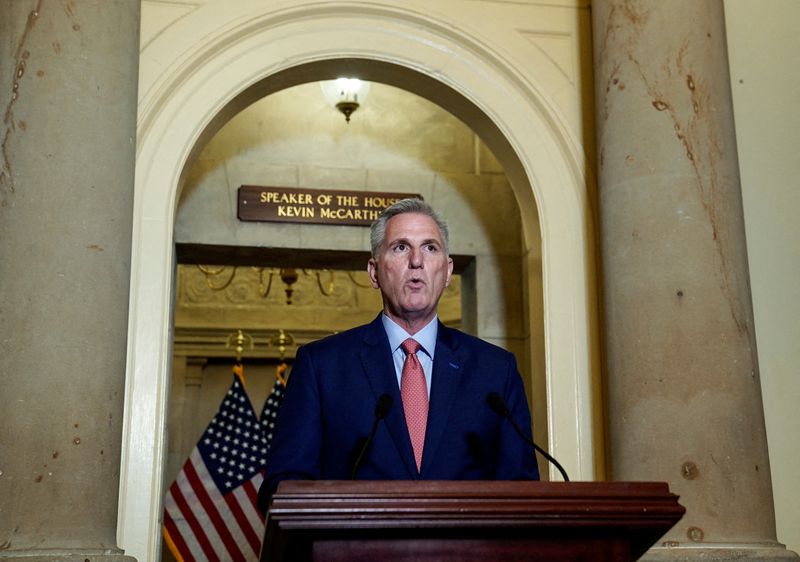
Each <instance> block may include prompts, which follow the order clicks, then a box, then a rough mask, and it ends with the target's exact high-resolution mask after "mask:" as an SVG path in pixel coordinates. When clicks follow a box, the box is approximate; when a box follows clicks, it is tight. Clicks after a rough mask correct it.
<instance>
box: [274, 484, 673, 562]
mask: <svg viewBox="0 0 800 562" xmlns="http://www.w3.org/2000/svg"><path fill="white" fill-rule="evenodd" d="M684 511H685V509H684V508H683V506H681V505H680V504H679V503H678V497H677V496H676V495H674V494H671V493H670V492H669V488H668V487H667V485H666V484H665V483H659V482H494V481H492V482H486V481H477V482H467V481H416V482H414V481H381V482H368V481H353V482H350V481H287V482H282V483H281V484H280V486H279V487H278V491H277V492H276V494H275V495H274V496H273V500H272V504H271V506H270V509H269V513H268V514H267V526H266V532H265V537H264V547H263V549H262V552H261V560H262V561H269V562H280V561H325V562H328V561H331V562H334V561H343V562H344V561H347V562H354V561H359V560H363V561H367V560H369V561H384V560H387V561H388V560H402V561H409V562H411V561H414V562H423V561H432V560H437V561H438V560H455V561H480V562H490V561H493V560H502V561H504V562H507V561H508V562H513V561H521V560H526V561H530V560H547V561H552V560H574V561H577V560H581V561H584V560H636V559H637V558H639V557H640V556H641V555H642V554H643V553H644V552H645V551H646V550H647V549H648V548H649V547H650V546H652V545H653V544H655V542H656V541H657V540H658V539H659V538H660V537H661V536H662V535H663V534H664V533H666V532H667V530H669V529H670V528H671V527H672V526H673V525H674V524H675V523H677V522H678V521H679V520H680V518H681V517H682V516H683V513H684Z"/></svg>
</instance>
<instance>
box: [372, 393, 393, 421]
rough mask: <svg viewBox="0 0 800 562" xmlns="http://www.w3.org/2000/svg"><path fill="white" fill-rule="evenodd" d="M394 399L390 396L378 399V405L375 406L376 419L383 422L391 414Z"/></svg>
mask: <svg viewBox="0 0 800 562" xmlns="http://www.w3.org/2000/svg"><path fill="white" fill-rule="evenodd" d="M392 402H393V400H392V397H391V396H389V395H388V394H381V395H380V396H379V397H378V403H377V404H375V418H376V419H379V420H382V419H383V418H385V417H386V416H387V415H388V414H389V408H391V407H392Z"/></svg>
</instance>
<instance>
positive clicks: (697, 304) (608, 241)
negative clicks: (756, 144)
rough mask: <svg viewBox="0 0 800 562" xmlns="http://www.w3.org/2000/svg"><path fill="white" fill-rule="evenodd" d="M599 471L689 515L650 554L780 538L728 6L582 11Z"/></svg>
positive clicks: (612, 6) (646, 5)
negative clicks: (602, 361) (673, 500)
mask: <svg viewBox="0 0 800 562" xmlns="http://www.w3.org/2000/svg"><path fill="white" fill-rule="evenodd" d="M592 17H593V32H594V50H595V54H594V68H595V90H596V97H595V101H596V108H595V109H596V116H597V135H598V166H599V177H598V179H599V210H600V223H601V245H602V279H603V291H604V295H603V306H604V332H605V333H604V337H605V346H606V360H607V363H606V377H607V404H608V410H607V419H608V428H609V431H608V441H609V471H610V477H611V478H612V479H614V480H659V481H666V482H668V483H669V485H670V488H671V489H672V491H673V492H675V493H677V494H679V495H680V496H681V503H682V504H683V505H684V506H685V507H686V509H687V513H686V515H685V516H684V518H683V520H682V521H681V522H680V523H679V524H678V525H677V526H676V527H675V528H673V529H672V531H670V532H669V533H668V534H667V535H666V536H665V537H664V539H663V543H660V545H659V546H658V547H657V548H655V549H652V550H651V551H650V553H648V555H647V558H649V559H658V560H661V559H665V560H683V559H686V560H690V559H698V558H702V559H704V560H707V559H720V560H725V559H733V558H735V559H737V560H738V559H759V560H772V559H774V560H777V559H781V560H783V559H794V558H796V557H795V555H794V554H793V553H791V552H788V551H786V550H785V549H784V548H783V547H782V546H781V545H779V544H778V543H777V542H776V538H775V537H776V535H775V520H774V510H773V504H772V489H771V483H770V471H769V460H768V454H767V442H766V434H765V430H764V415H763V407H762V404H761V390H760V383H759V375H758V361H757V356H756V347H755V338H754V334H753V318H752V310H751V301H750V288H749V281H748V265H747V255H746V248H745V238H744V223H743V217H742V203H741V193H740V186H739V172H738V163H737V152H736V142H735V136H734V124H733V113H732V106H731V94H730V81H729V76H728V62H727V54H726V43H725V28H724V19H723V5H722V0H703V1H697V0H670V1H669V2H664V1H663V0H639V1H636V0H597V1H594V2H593V3H592Z"/></svg>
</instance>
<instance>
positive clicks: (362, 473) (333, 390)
mask: <svg viewBox="0 0 800 562" xmlns="http://www.w3.org/2000/svg"><path fill="white" fill-rule="evenodd" d="M492 392H496V393H498V394H499V395H500V396H502V397H503V399H504V400H505V403H506V405H507V406H508V408H509V410H510V412H511V415H512V416H513V417H514V419H515V420H516V422H517V423H518V424H519V426H520V427H521V428H522V430H523V431H524V432H526V433H527V436H528V437H529V438H530V437H531V435H530V428H531V417H530V411H529V409H528V402H527V399H526V397H525V391H524V387H523V385H522V379H521V377H520V375H519V372H518V370H517V363H516V361H515V359H514V356H513V355H512V354H511V353H509V352H507V351H505V350H503V349H501V348H499V347H497V346H494V345H492V344H490V343H487V342H485V341H482V340H480V339H478V338H476V337H473V336H470V335H467V334H465V333H463V332H460V331H458V330H454V329H451V328H447V327H446V326H444V325H443V324H441V323H440V324H439V331H438V336H437V341H436V349H435V352H434V361H433V374H432V380H431V391H430V404H429V413H428V425H427V430H426V434H425V446H424V448H423V456H422V467H421V469H420V470H419V471H417V466H416V463H415V461H414V453H413V450H412V448H411V440H410V438H409V436H408V430H407V429H406V422H405V417H404V416H403V403H402V400H401V398H400V389H399V387H398V384H397V376H396V373H395V368H394V364H393V362H392V356H391V349H390V347H389V339H388V337H387V336H386V331H385V330H384V328H383V323H382V322H381V317H380V315H379V316H378V317H377V318H376V319H375V320H374V321H373V322H371V323H370V324H367V325H364V326H360V327H358V328H354V329H352V330H348V331H346V332H342V333H339V334H336V335H333V336H330V337H327V338H325V339H322V340H319V341H317V342H313V343H310V344H308V345H305V346H303V347H301V348H300V349H299V350H298V352H297V358H296V360H295V364H294V367H293V368H292V371H291V375H290V378H289V383H288V385H287V388H286V394H285V396H284V401H283V404H282V406H281V409H280V413H279V414H278V419H277V422H276V426H275V428H274V433H273V438H272V445H271V448H270V452H269V455H268V457H267V473H266V477H265V480H264V484H263V485H262V488H261V490H260V491H259V506H260V507H261V508H262V510H264V511H265V510H266V508H267V506H268V502H269V497H271V495H272V493H273V492H274V491H275V489H276V488H277V486H278V483H279V482H280V481H281V480H287V479H302V480H316V479H324V480H347V479H349V478H350V473H351V471H352V468H353V464H354V462H355V459H356V457H357V456H358V452H359V451H360V449H361V447H362V446H363V444H364V443H365V441H366V439H367V436H368V435H369V432H370V429H371V427H372V424H373V421H374V420H375V405H376V403H377V401H378V398H379V397H380V396H381V395H382V394H388V395H389V396H391V397H392V399H393V401H392V406H391V408H390V409H389V413H388V415H387V416H386V418H385V419H384V420H382V421H381V422H380V423H379V425H378V428H377V431H376V433H375V437H374V440H373V441H372V443H371V445H370V447H369V449H368V450H367V452H366V454H365V456H364V458H363V460H362V463H361V465H360V466H359V469H358V473H357V475H356V478H357V479H359V480H515V479H525V480H528V479H538V478H539V471H538V469H537V466H536V458H535V455H534V451H533V449H532V448H531V447H530V445H528V444H527V443H525V441H524V440H523V439H521V438H520V436H519V435H517V434H516V433H515V432H514V429H513V427H512V426H511V424H510V423H509V421H508V420H505V419H503V418H501V417H500V416H498V415H497V414H496V413H495V412H494V411H493V410H492V409H491V408H490V407H489V405H488V404H487V402H486V397H487V395H488V394H490V393H492Z"/></svg>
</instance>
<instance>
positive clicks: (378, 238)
mask: <svg viewBox="0 0 800 562" xmlns="http://www.w3.org/2000/svg"><path fill="white" fill-rule="evenodd" d="M404 213H419V214H420V215H426V216H429V217H430V218H432V219H433V220H434V222H435V223H436V225H437V226H438V227H439V232H440V233H441V234H442V243H443V244H444V253H445V255H447V256H449V255H450V239H449V235H448V232H447V223H446V222H444V221H443V220H442V218H441V217H440V216H439V215H438V214H437V213H436V211H434V210H433V207H431V206H430V205H428V204H427V203H426V202H425V201H423V200H422V199H401V200H400V201H398V202H397V203H395V204H394V205H392V206H391V207H387V208H386V209H385V210H384V211H383V212H382V213H381V214H380V216H379V217H378V220H376V221H375V222H374V223H372V227H371V228H370V233H369V234H370V236H369V238H370V245H371V247H372V257H373V258H374V259H378V256H379V255H380V252H381V246H382V245H383V239H384V238H385V237H386V223H387V222H389V219H390V218H392V217H396V216H397V215H402V214H404Z"/></svg>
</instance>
